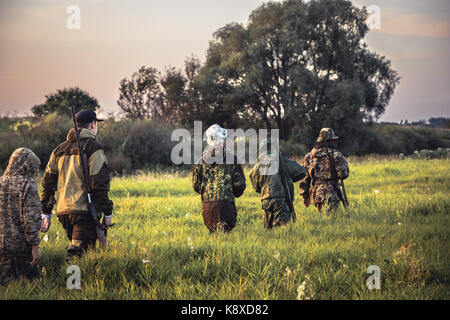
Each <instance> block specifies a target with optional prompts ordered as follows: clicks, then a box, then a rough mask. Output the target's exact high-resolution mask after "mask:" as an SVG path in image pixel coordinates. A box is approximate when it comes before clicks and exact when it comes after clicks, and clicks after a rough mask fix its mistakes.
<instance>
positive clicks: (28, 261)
mask: <svg viewBox="0 0 450 320" xmlns="http://www.w3.org/2000/svg"><path fill="white" fill-rule="evenodd" d="M75 121H76V124H77V127H78V129H79V131H78V137H77V134H76V132H75V129H74V128H72V129H71V130H70V131H69V133H68V135H67V139H66V141H64V142H63V143H61V144H60V145H58V146H57V147H56V148H55V149H54V150H53V152H52V154H51V156H50V160H49V162H48V164H47V166H46V169H45V172H44V176H43V182H42V187H43V188H42V194H41V197H39V194H38V188H37V186H36V182H35V180H34V177H35V175H36V174H37V172H38V169H39V166H40V164H41V162H40V160H39V158H38V157H37V156H36V155H35V154H34V153H33V151H31V150H30V149H28V148H19V149H16V150H15V151H14V152H13V154H12V155H11V157H10V159H9V163H8V167H7V168H6V170H5V172H4V174H3V176H2V177H1V178H0V284H6V283H8V282H10V281H11V280H14V279H17V278H20V277H26V278H28V279H32V278H34V277H35V276H37V275H38V274H39V270H38V263H39V259H40V255H39V243H40V234H39V233H40V232H47V231H48V230H49V228H50V225H51V219H52V218H51V217H52V215H51V214H52V210H53V208H54V206H55V205H56V215H57V217H58V220H59V221H60V223H61V224H62V226H63V227H64V229H65V231H66V234H67V238H68V240H69V244H68V246H67V248H66V249H67V258H68V259H72V258H73V257H80V256H81V255H82V254H83V253H84V252H85V251H86V250H87V249H89V248H92V247H95V244H96V240H97V237H98V236H97V235H98V233H97V232H96V226H98V221H100V220H101V218H102V216H103V226H104V228H105V229H107V228H108V227H109V226H111V225H112V216H113V214H112V212H113V202H112V201H111V200H110V199H109V196H108V192H109V189H110V172H109V169H108V166H107V162H106V157H105V154H104V152H103V149H102V146H101V145H100V144H99V143H98V141H97V133H98V123H99V122H100V121H103V120H100V119H97V115H96V114H95V112H93V111H91V110H82V111H80V112H78V113H77V114H76V116H75ZM206 136H207V142H208V146H207V148H206V149H205V150H204V152H203V154H202V157H201V159H200V161H198V163H197V164H195V165H194V169H193V174H192V186H193V189H194V190H195V192H197V193H199V194H200V195H201V200H202V216H203V221H204V223H205V225H206V227H207V228H208V229H209V231H210V232H215V231H217V230H223V231H224V232H229V231H231V230H232V229H233V228H234V227H235V226H236V221H237V210H236V205H235V199H236V198H238V197H240V196H241V195H242V194H243V193H244V191H245V188H246V178H245V175H244V171H243V169H242V166H241V165H240V164H239V163H238V162H237V158H236V156H235V155H234V154H233V153H230V152H229V151H228V150H227V149H226V148H225V140H226V137H227V131H226V130H225V129H223V128H221V127H220V126H219V125H213V126H211V127H209V128H208V130H207V131H206ZM77 139H78V141H77ZM337 139H338V137H337V136H336V135H335V134H334V132H333V130H332V129H329V128H324V129H322V130H321V131H320V134H319V138H318V139H317V143H316V145H315V146H314V148H313V149H312V151H311V152H310V153H308V154H307V155H306V157H305V159H304V163H303V165H300V164H298V163H297V162H295V161H293V160H290V159H288V158H287V157H285V156H283V155H281V154H279V151H276V154H273V150H274V148H273V142H272V141H270V140H265V141H263V142H262V143H261V144H260V149H259V154H258V158H257V162H256V164H255V166H254V167H253V169H252V170H251V172H250V180H251V184H252V186H253V188H254V190H255V191H256V192H257V193H260V195H261V205H262V212H263V214H262V218H263V223H264V226H265V228H267V229H271V228H273V227H276V226H281V225H284V224H287V223H289V221H290V220H291V219H292V216H293V206H292V202H293V197H294V194H295V192H294V182H300V184H299V186H300V195H302V197H303V202H304V204H305V206H309V205H310V203H311V201H312V203H313V204H314V205H315V206H316V207H317V208H318V209H319V210H322V208H323V207H324V206H326V207H327V208H328V210H336V209H337V207H338V206H339V201H341V199H342V197H341V195H340V194H339V190H338V189H337V188H336V184H335V180H336V177H335V175H336V173H337V176H338V178H340V179H345V178H347V177H348V174H349V171H348V163H347V161H346V159H345V157H344V156H343V155H342V153H340V152H339V151H337V150H336V146H335V143H334V142H335V141H336V140H337ZM327 142H328V143H327ZM324 143H327V144H326V145H325V146H324ZM275 150H277V149H276V148H275ZM80 153H81V154H84V155H86V163H87V167H88V168H87V170H85V171H87V172H83V170H82V166H81V165H80V163H81V161H80ZM330 156H331V158H330ZM227 159H228V160H227ZM230 159H232V161H230ZM274 160H275V161H278V163H277V164H278V165H279V167H280V168H282V169H283V170H275V172H271V173H270V174H267V171H268V170H269V169H270V167H271V166H273V165H274ZM330 161H331V163H330ZM332 164H333V165H332ZM331 167H333V168H331ZM269 171H270V170H269ZM280 172H281V174H280ZM333 173H334V174H333ZM84 177H87V183H88V188H89V190H91V193H90V194H92V199H88V195H87V194H86V188H84V186H83V183H84V182H85V180H83V179H84ZM55 193H57V197H55ZM287 194H289V197H287ZM56 198H57V199H56ZM88 200H92V201H93V203H94V204H95V208H96V212H97V219H98V221H94V219H95V218H93V217H92V216H91V215H90V214H89V208H88Z"/></svg>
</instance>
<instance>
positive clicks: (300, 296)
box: [297, 281, 306, 300]
mask: <svg viewBox="0 0 450 320" xmlns="http://www.w3.org/2000/svg"><path fill="white" fill-rule="evenodd" d="M305 290H306V281H303V282H302V284H301V285H299V286H298V288H297V300H304V298H305Z"/></svg>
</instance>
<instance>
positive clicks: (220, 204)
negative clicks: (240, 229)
mask: <svg viewBox="0 0 450 320" xmlns="http://www.w3.org/2000/svg"><path fill="white" fill-rule="evenodd" d="M202 216H203V222H204V223H205V226H206V227H207V228H208V229H209V231H210V232H214V231H216V230H217V229H218V228H219V229H222V230H223V231H225V232H228V231H231V229H233V228H234V227H235V226H236V218H237V211H236V206H235V204H234V202H232V201H205V202H202Z"/></svg>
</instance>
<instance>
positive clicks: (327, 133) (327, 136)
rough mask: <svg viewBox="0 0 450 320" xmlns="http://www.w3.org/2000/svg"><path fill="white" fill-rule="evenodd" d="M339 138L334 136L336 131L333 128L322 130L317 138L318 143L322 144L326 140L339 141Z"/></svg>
mask: <svg viewBox="0 0 450 320" xmlns="http://www.w3.org/2000/svg"><path fill="white" fill-rule="evenodd" d="M337 139H339V137H338V136H337V135H335V134H334V130H333V129H331V128H322V129H321V130H320V133H319V137H318V138H317V142H322V141H324V140H337Z"/></svg>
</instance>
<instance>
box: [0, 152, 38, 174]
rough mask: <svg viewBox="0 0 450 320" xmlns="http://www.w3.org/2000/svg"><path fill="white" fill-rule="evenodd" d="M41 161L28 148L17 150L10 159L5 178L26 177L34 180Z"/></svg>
mask: <svg viewBox="0 0 450 320" xmlns="http://www.w3.org/2000/svg"><path fill="white" fill-rule="evenodd" d="M40 165H41V160H39V158H38V157H37V156H36V155H35V154H34V152H33V151H31V150H30V149H28V148H19V149H16V150H15V151H14V152H13V153H12V155H11V157H10V158H9V163H8V167H7V168H6V171H5V173H4V175H5V176H26V177H30V178H32V177H33V176H34V175H36V173H37V171H38V169H39V166H40Z"/></svg>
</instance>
